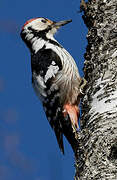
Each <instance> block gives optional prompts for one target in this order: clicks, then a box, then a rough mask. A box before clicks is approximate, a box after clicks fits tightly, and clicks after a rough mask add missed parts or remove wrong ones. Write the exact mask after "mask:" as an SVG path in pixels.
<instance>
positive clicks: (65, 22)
mask: <svg viewBox="0 0 117 180" xmlns="http://www.w3.org/2000/svg"><path fill="white" fill-rule="evenodd" d="M70 22H72V20H71V19H70V20H65V21H59V22H53V24H52V27H55V28H57V29H58V28H60V27H61V26H64V25H65V24H68V23H70Z"/></svg>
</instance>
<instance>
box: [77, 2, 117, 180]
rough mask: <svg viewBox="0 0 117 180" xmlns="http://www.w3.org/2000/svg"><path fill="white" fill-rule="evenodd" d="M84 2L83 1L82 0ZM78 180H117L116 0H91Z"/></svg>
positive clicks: (86, 17)
mask: <svg viewBox="0 0 117 180" xmlns="http://www.w3.org/2000/svg"><path fill="white" fill-rule="evenodd" d="M83 2H84V1H83ZM85 5H86V6H85V8H83V11H84V15H83V20H84V22H85V24H86V26H87V27H88V35H87V40H88V45H87V48H86V53H85V55H84V57H85V63H84V77H85V79H86V80H87V88H86V94H85V96H84V98H83V100H82V118H81V132H80V133H79V135H78V146H77V148H76V151H75V152H76V154H75V158H76V164H75V166H76V175H75V179H76V180H85V179H86V180H90V179H94V180H95V179H97V180H98V179H102V180H107V179H108V180H117V0H89V1H88V2H87V3H86V4H85Z"/></svg>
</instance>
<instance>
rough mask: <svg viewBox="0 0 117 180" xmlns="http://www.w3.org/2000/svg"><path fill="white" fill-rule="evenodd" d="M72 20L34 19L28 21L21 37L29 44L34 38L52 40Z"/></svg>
mask: <svg viewBox="0 0 117 180" xmlns="http://www.w3.org/2000/svg"><path fill="white" fill-rule="evenodd" d="M71 21H72V20H64V21H59V22H55V21H51V20H49V19H47V18H42V17H41V18H33V19H30V20H28V21H27V22H26V23H25V24H24V26H23V27H22V30H21V37H22V39H23V41H25V42H27V41H28V42H29V41H31V40H32V39H34V38H42V39H45V40H47V39H52V38H53V35H54V34H55V33H56V31H57V30H58V29H59V28H60V27H61V26H64V25H65V24H68V23H70V22H71Z"/></svg>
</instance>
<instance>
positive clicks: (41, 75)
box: [31, 49, 64, 153]
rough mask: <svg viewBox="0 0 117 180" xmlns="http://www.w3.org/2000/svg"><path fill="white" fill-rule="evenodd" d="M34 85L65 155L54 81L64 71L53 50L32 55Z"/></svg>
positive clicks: (60, 109) (60, 111)
mask: <svg viewBox="0 0 117 180" xmlns="http://www.w3.org/2000/svg"><path fill="white" fill-rule="evenodd" d="M31 65H32V83H33V87H34V89H35V91H36V94H37V95H38V96H40V98H41V101H42V103H43V106H44V110H45V113H46V116H47V119H48V121H49V123H50V125H51V127H52V128H53V129H54V131H55V134H56V137H57V141H58V144H59V147H60V149H61V151H62V152H63V153H64V147H63V133H62V125H61V119H62V118H64V117H63V113H62V107H61V104H60V98H59V97H60V93H59V88H58V87H57V85H56V84H55V83H53V80H55V78H56V76H57V74H58V73H60V71H61V70H62V63H61V60H60V57H59V56H58V55H57V53H56V52H54V51H53V50H51V49H41V50H39V51H38V52H37V54H35V55H32V59H31Z"/></svg>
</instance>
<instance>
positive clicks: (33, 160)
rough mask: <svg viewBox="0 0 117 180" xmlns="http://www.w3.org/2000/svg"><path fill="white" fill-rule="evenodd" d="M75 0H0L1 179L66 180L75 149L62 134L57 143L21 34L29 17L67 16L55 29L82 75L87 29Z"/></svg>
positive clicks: (72, 163)
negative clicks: (33, 82) (61, 143)
mask: <svg viewBox="0 0 117 180" xmlns="http://www.w3.org/2000/svg"><path fill="white" fill-rule="evenodd" d="M79 6H80V1H77V0H72V1H68V0H59V1H55V0H51V1H49V0H43V1H42V0H33V1H31V0H25V1H23V0H20V1H16V0H11V1H8V0H1V2H0V41H1V42H0V49H1V58H0V102H1V103H0V147H1V148H0V180H16V179H17V180H26V179H28V180H60V179H61V180H66V179H67V180H71V179H73V176H74V172H75V169H74V155H73V152H72V149H71V147H70V145H69V144H68V142H67V141H66V139H65V138H64V144H65V156H63V155H62V154H61V152H60V150H59V148H58V145H57V142H56V138H55V135H54V132H53V131H52V129H51V128H50V126H49V123H48V121H47V119H46V117H45V114H44V111H43V108H42V106H41V103H40V101H39V100H38V98H37V97H36V95H35V93H34V91H33V88H32V85H31V67H30V53H29V50H28V49H27V47H26V46H25V44H24V43H23V42H22V40H21V38H20V30H21V27H22V25H23V24H24V23H25V21H27V20H28V19H30V18H33V17H46V18H49V19H51V20H54V21H59V20H65V19H72V20H73V22H72V23H70V24H68V25H66V26H64V27H63V28H61V29H60V30H59V32H58V33H57V34H56V39H57V40H58V41H59V42H60V43H61V44H62V45H63V46H64V47H65V48H66V49H67V50H68V51H69V52H70V53H71V55H72V56H73V57H74V59H75V60H76V63H77V64H78V67H79V71H80V74H81V76H83V72H82V68H83V61H84V58H83V54H84V53H85V48H86V44H87V41H86V33H87V29H86V27H85V25H84V23H83V21H82V18H81V16H82V14H79V13H77V11H78V10H79Z"/></svg>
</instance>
